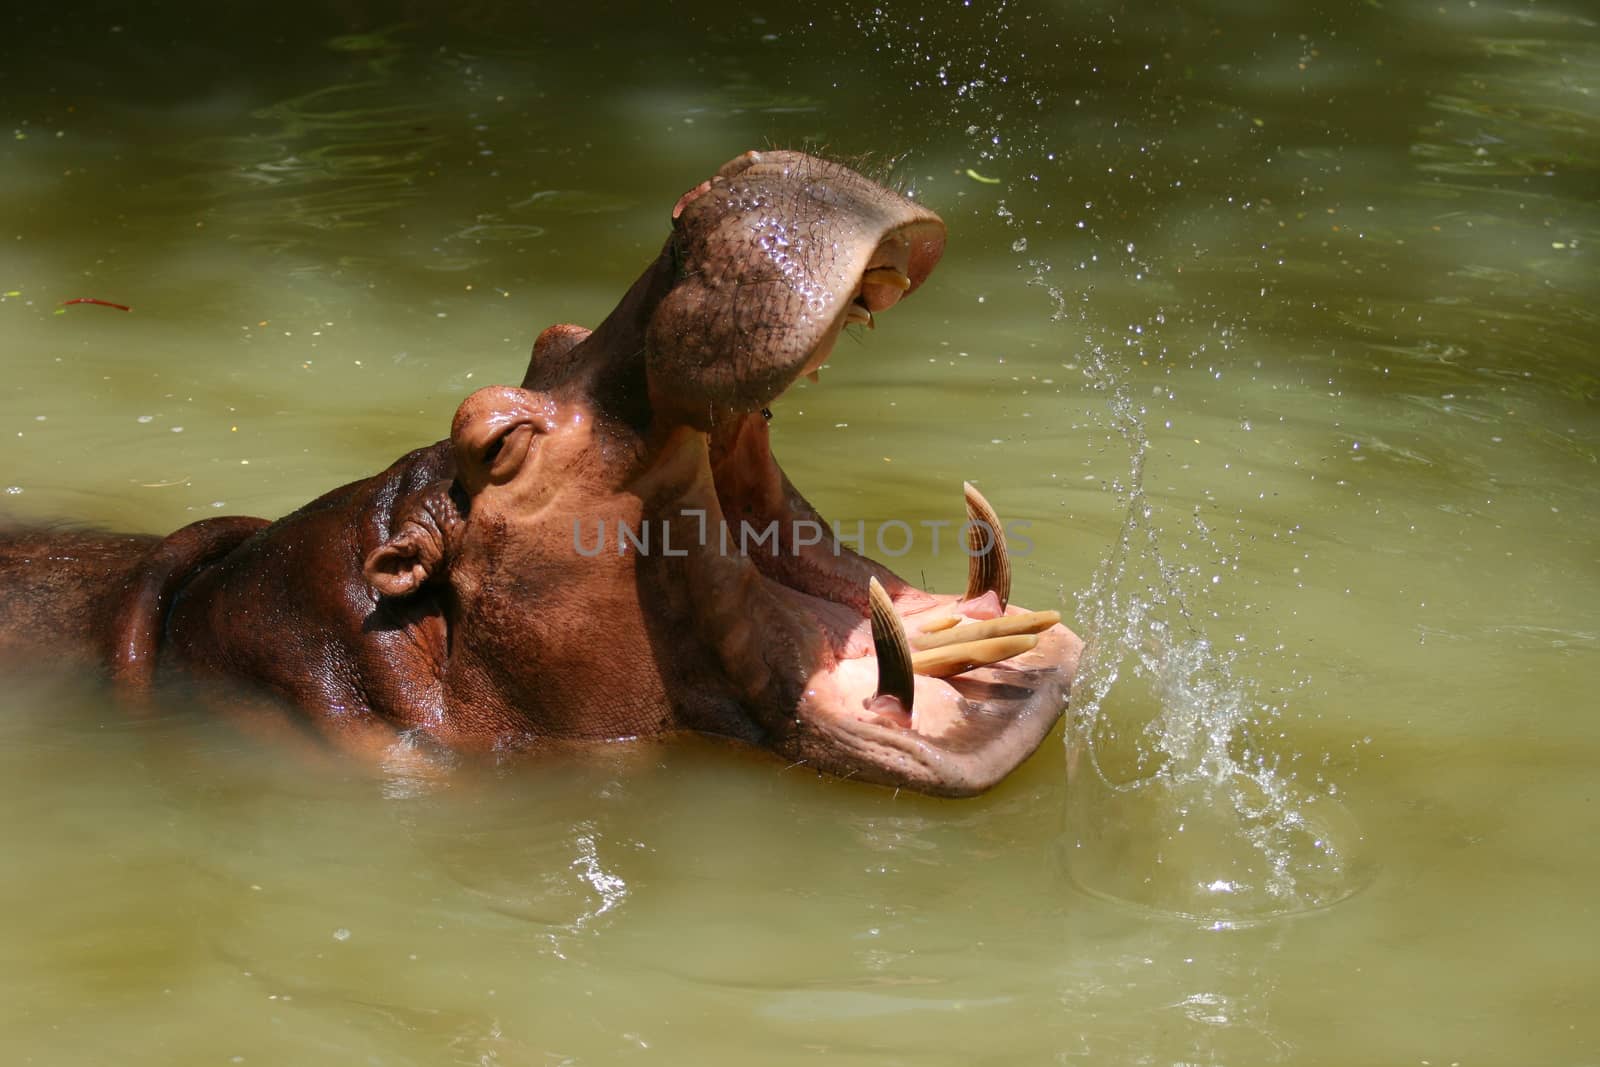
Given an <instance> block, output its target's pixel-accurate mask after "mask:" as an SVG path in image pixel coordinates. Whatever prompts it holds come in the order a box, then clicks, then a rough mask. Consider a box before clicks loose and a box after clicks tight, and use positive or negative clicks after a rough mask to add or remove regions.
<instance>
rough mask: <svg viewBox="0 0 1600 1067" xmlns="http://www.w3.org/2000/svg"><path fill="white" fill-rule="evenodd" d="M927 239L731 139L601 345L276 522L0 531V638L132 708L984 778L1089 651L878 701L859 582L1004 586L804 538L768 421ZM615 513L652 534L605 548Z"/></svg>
mask: <svg viewBox="0 0 1600 1067" xmlns="http://www.w3.org/2000/svg"><path fill="white" fill-rule="evenodd" d="M944 236H945V231H944V226H943V224H942V223H941V222H940V221H939V219H938V218H937V216H935V215H934V214H933V213H932V212H930V211H928V210H926V209H924V208H922V207H921V206H919V205H917V204H915V203H914V202H912V201H910V200H908V199H906V198H904V197H901V196H899V195H897V194H895V193H893V192H890V191H889V190H886V189H884V188H881V187H880V186H878V185H876V184H874V183H872V182H870V181H868V180H867V179H865V178H863V177H861V176H860V175H858V174H856V173H855V172H853V171H851V170H848V169H846V168H844V167H842V166H839V165H837V164H832V163H828V162H824V161H821V160H817V159H813V158H811V157H808V156H804V155H800V154H798V153H791V152H770V153H747V154H746V155H744V156H742V157H740V158H739V159H736V160H734V161H732V162H730V163H729V164H727V165H726V166H725V167H723V168H722V170H721V171H720V172H719V173H718V174H717V176H716V177H714V178H712V179H711V180H710V181H708V182H705V183H703V184H702V185H700V186H699V187H697V188H696V189H694V190H691V191H690V192H689V193H686V194H685V195H684V196H683V198H682V199H681V200H680V201H679V202H678V204H677V206H676V208H675V209H674V211H673V231H672V236H671V237H670V239H669V240H668V241H667V243H666V246H665V247H664V248H663V250H662V252H661V254H660V255H659V256H658V257H657V259H656V260H655V261H654V262H653V263H652V264H651V265H650V267H649V268H648V269H647V270H646V271H645V272H644V274H643V275H642V276H641V277H640V278H639V280H638V281H637V282H636V283H635V284H634V285H633V287H632V288H631V289H630V290H629V292H628V293H627V295H626V296H625V297H624V298H623V300H622V301H621V303H620V304H619V305H618V307H617V308H616V310H615V311H613V312H612V314H611V315H610V316H609V317H607V319H606V320H605V321H604V322H603V323H602V324H601V325H600V326H599V327H598V328H597V329H596V330H595V331H594V332H593V333H590V332H589V331H587V330H584V329H582V328H581V327H577V326H556V327H551V328H550V329H548V330H546V331H545V332H544V334H542V335H541V336H540V338H539V341H538V343H537V344H536V346H535V349H534V354H533V358H532V361H531V363H530V365H529V367H528V371H527V374H526V376H525V378H524V380H523V382H522V385H521V386H520V387H510V386H495V387H491V388H486V389H481V390H479V391H478V392H476V393H473V394H472V395H471V396H469V397H467V399H466V400H465V401H464V402H463V403H462V405H461V407H460V409H459V410H458V411H457V413H456V416H455V419H454V421H453V423H452V425H451V428H450V436H449V438H448V439H447V440H444V441H440V442H439V443H437V444H435V445H432V446H430V447H427V448H422V449H419V450H417V451H415V452H412V453H410V454H409V455H406V456H403V457H402V458H400V459H399V460H398V461H396V462H395V463H394V464H393V465H392V466H391V467H389V469H388V470H386V471H383V472H382V473H380V474H377V475H375V476H373V477H371V478H368V479H365V480H363V481H359V482H355V483H352V484H350V485H347V486H344V487H342V488H340V489H336V490H334V491H333V492H331V493H328V494H327V495H325V496H323V497H321V498H319V499H317V500H315V501H313V502H311V503H310V504H308V505H306V506H305V507H303V508H301V509H300V510H298V511H296V512H295V513H293V514H291V515H289V516H288V517H286V518H284V519H282V520H280V521H278V522H276V523H272V524H270V525H269V524H267V523H266V522H264V521H263V520H259V519H246V518H235V519H214V520H208V521H207V522H203V523H197V524H195V525H193V526H190V527H185V528H184V529H183V530H180V531H178V532H177V533H175V534H173V535H171V536H170V537H168V538H165V539H156V538H152V537H132V536H120V537H119V536H110V535H96V534H65V533H55V534H30V533H13V534H11V535H9V536H4V537H0V608H3V618H4V619H5V621H4V623H0V652H3V651H9V652H12V653H18V654H21V655H26V656H36V655H38V654H39V653H40V652H43V651H48V652H49V653H50V654H51V655H52V656H59V655H60V654H61V653H63V652H65V651H73V650H76V651H78V652H80V653H83V654H87V655H89V656H92V657H94V658H96V659H98V660H99V661H101V662H102V663H104V664H105V665H107V667H108V668H109V670H110V672H111V675H112V677H113V678H114V679H115V680H116V681H117V683H118V684H119V685H120V686H121V687H123V688H124V689H125V690H127V691H128V692H130V693H133V694H138V693H141V692H144V691H146V690H148V688H149V686H150V685H151V684H152V682H153V681H154V680H155V678H156V677H157V673H158V668H159V669H160V670H176V671H181V672H184V673H186V674H189V675H191V676H195V675H197V676H200V677H203V678H206V677H209V678H220V679H232V680H236V681H242V682H246V683H249V684H251V685H253V686H255V687H259V688H260V689H264V690H266V691H267V692H269V693H271V694H273V695H275V696H276V697H277V698H280V702H287V704H289V705H291V706H293V707H295V708H297V709H300V711H301V712H303V714H304V716H305V719H304V721H305V722H307V723H309V724H310V725H311V726H313V727H314V728H315V729H316V730H317V731H319V732H321V733H322V734H323V735H325V736H326V737H327V738H329V739H331V740H332V741H334V742H335V743H336V744H338V745H341V746H343V747H347V748H351V749H355V750H360V751H366V752H372V753H378V754H382V753H384V752H387V751H390V750H391V749H392V748H393V747H394V746H395V745H396V742H397V741H398V740H400V739H402V738H404V739H406V740H407V741H408V742H410V743H413V744H414V743H415V742H417V741H418V740H424V741H429V742H432V744H433V745H434V746H439V747H442V748H447V749H454V750H464V751H481V752H493V753H499V754H504V753H510V752H516V751H523V750H538V749H539V748H541V747H547V746H549V745H551V744H556V743H560V742H572V741H597V740H615V739H625V738H633V737H647V736H653V735H661V734H666V733H670V732H673V731H682V730H696V731H702V732H707V733H712V734H717V735H722V736H726V737H732V738H737V739H741V740H744V741H747V742H749V743H751V744H754V745H758V746H762V747H765V748H767V749H770V750H772V751H773V752H775V753H777V754H778V755H780V756H782V757H783V758H784V759H786V760H788V761H791V762H798V763H804V764H807V765H810V766H813V767H816V768H819V769H822V770H826V771H829V772H832V773H835V774H839V775H843V776H847V777H853V778H857V779H863V780H867V781H872V782H879V783H885V784H889V785H895V786H905V787H908V788H912V789H917V790H921V791H924V792H929V793H936V794H946V795H967V794H972V793H976V792H980V791H982V790H984V789H986V788H988V787H989V786H990V785H992V784H994V783H995V782H996V781H998V780H999V779H1000V778H1001V777H1003V776H1004V775H1005V774H1007V773H1009V772H1010V771H1011V770H1012V769H1013V768H1014V767H1016V765H1017V764H1018V763H1020V762H1021V761H1022V760H1023V759H1025V758H1026V757H1027V756H1028V755H1029V754H1030V753H1031V752H1032V751H1033V750H1034V749H1035V748H1036V747H1037V746H1038V744H1039V742H1040V741H1041V740H1042V738H1043V737H1044V735H1045V734H1046V733H1047V732H1048V730H1049V729H1050V727H1051V726H1052V725H1053V724H1054V723H1055V722H1056V720H1057V719H1058V718H1059V716H1060V715H1061V713H1062V711H1063V709H1064V707H1065V704H1066V698H1067V694H1068V688H1069V685H1070V681H1071V676H1072V672H1073V670H1074V668H1075V667H1076V663H1077V658H1078V653H1079V650H1080V647H1081V645H1080V642H1079V641H1078V639H1077V638H1076V637H1075V636H1073V635H1072V634H1071V633H1070V632H1069V631H1067V630H1066V629H1064V628H1063V627H1061V626H1059V625H1056V626H1053V627H1051V628H1050V629H1049V630H1046V631H1045V632H1044V633H1042V634H1041V635H1040V638H1039V643H1038V645H1037V647H1036V648H1034V649H1033V650H1031V651H1029V652H1026V653H1025V654H1022V655H1018V656H1015V657H1013V658H1011V659H1007V660H1004V661H1002V662H999V663H996V664H994V665H992V666H988V667H981V668H978V669H975V670H970V671H967V672H966V673H964V674H960V675H958V676H956V677H954V678H950V679H947V680H945V679H939V678H934V677H926V676H923V675H918V676H916V678H915V680H914V698H915V699H914V702H913V706H912V708H911V709H907V708H905V707H904V706H902V704H901V703H900V702H898V701H896V700H894V699H892V698H883V697H878V698H877V699H874V697H875V689H876V685H877V677H878V676H877V667H878V659H877V656H876V655H875V650H874V646H873V642H872V638H871V636H870V631H869V627H868V624H867V585H868V580H869V578H873V577H876V578H877V579H878V581H879V582H880V583H882V585H883V587H884V588H885V589H886V590H887V592H888V594H889V596H890V597H891V598H892V600H893V602H894V608H895V610H896V611H897V612H898V613H899V614H900V615H901V616H902V617H903V619H904V624H905V626H906V629H907V630H908V631H909V632H910V633H911V634H912V635H913V636H914V635H915V634H916V633H917V632H918V630H919V629H920V628H921V626H922V625H923V624H924V623H925V622H926V621H927V620H931V619H933V618H936V617H939V616H942V615H948V614H949V613H950V612H951V610H952V606H953V605H954V610H962V609H963V607H964V609H965V613H966V614H967V615H969V616H971V617H973V618H984V617H988V616H992V615H993V614H995V613H996V608H997V605H996V603H995V597H994V594H989V596H988V597H987V598H982V599H980V600H979V601H977V602H974V603H972V604H966V605H962V604H958V603H957V601H958V599H959V598H954V597H949V596H934V595H932V594H929V593H925V592H923V591H921V590H919V589H917V588H915V587H913V586H912V585H910V584H908V583H907V582H905V581H904V580H902V579H900V578H899V577H897V576H896V575H894V574H893V573H892V572H890V571H888V570H887V569H885V568H884V567H881V566H880V565H878V564H876V563H873V562H872V561H870V560H867V559H865V558H863V557H861V556H859V555H857V554H855V553H854V552H852V551H850V550H849V548H847V547H841V546H838V545H836V544H835V543H834V542H833V540H832V538H831V536H828V535H827V534H826V533H825V532H824V533H822V534H821V536H817V537H811V536H806V535H802V536H798V537H797V536H794V531H795V530H796V527H795V525H794V523H795V521H796V520H807V519H809V520H813V521H815V522H816V523H817V524H818V525H817V527H816V528H815V529H816V530H818V531H826V530H827V529H828V527H827V524H826V523H825V522H823V521H822V520H821V519H820V517H818V516H817V515H816V513H815V512H814V511H813V509H812V508H811V506H810V505H809V504H808V503H807V502H806V501H805V499H804V498H803V497H801V496H800V494H799V493H798V492H797V491H796V490H795V489H794V487H793V486H792V485H791V484H790V483H789V481H788V479H787V478H786V477H785V476H784V474H783V472H782V470H781V469H779V467H778V465H777V463H776V462H775V460H774V459H773V457H772V454H771V452H770V450H769V448H768V428H767V423H766V419H765V418H764V417H763V413H762V408H763V407H764V406H765V405H767V404H770V403H771V402H772V401H773V400H774V399H775V398H776V397H777V396H779V395H780V394H781V393H782V392H783V390H784V389H785V388H787V387H788V386H789V385H790V384H791V383H792V382H793V381H795V380H796V379H797V378H798V377H800V376H801V375H803V374H806V373H808V372H810V371H812V370H815V369H816V368H817V367H819V366H820V365H821V363H822V362H823V360H824V359H826V358H827V356H828V354H829V352H830V351H831V349H832V347H833V344H834V342H835V341H836V340H837V338H838V336H839V334H840V332H841V331H842V330H843V328H844V327H845V325H846V323H847V321H860V320H861V319H862V318H863V317H865V316H864V312H863V310H862V309H863V308H864V309H867V310H870V311H871V312H873V313H876V312H881V311H884V310H886V309H887V308H889V307H890V306H891V305H893V304H894V303H895V302H896V301H897V300H898V299H899V298H900V297H901V296H902V295H904V294H905V292H907V291H915V289H916V288H917V287H919V286H920V285H921V284H922V283H923V281H924V280H925V279H926V277H927V276H928V273H929V272H930V271H931V270H932V269H933V267H934V264H935V263H936V262H937V261H938V259H939V256H940V254H941V252H942V250H943V245H944ZM888 268H892V270H889V269H888ZM896 275H898V276H899V277H900V284H899V285H895V284H887V283H885V282H883V279H885V278H887V279H889V280H891V281H892V280H893V279H894V277H895V276H896ZM907 280H908V281H909V287H907V286H906V285H905V282H906V281H907ZM775 519H776V520H779V523H778V526H779V535H778V538H777V541H776V544H774V543H773V542H771V541H768V542H767V543H765V544H764V545H755V546H749V550H748V552H747V553H741V552H740V551H739V548H738V539H737V531H738V529H739V527H738V524H739V522H740V521H749V522H752V523H753V524H754V526H755V528H757V529H760V528H763V527H765V526H766V524H767V523H768V522H770V521H771V520H775ZM724 522H727V523H729V524H731V526H732V530H733V532H734V539H733V542H732V544H731V545H730V547H729V548H728V550H724V549H723V547H722V545H721V544H719V537H718V533H717V531H718V530H720V529H721V528H722V523H724ZM619 524H622V525H624V526H626V528H627V529H628V530H629V531H630V532H634V533H635V537H637V532H638V531H641V530H645V531H648V536H649V538H650V542H649V544H648V546H647V547H646V548H645V549H643V550H640V549H639V548H638V547H637V546H636V545H634V544H630V545H629V548H628V550H627V551H624V552H619V551H618V543H619V541H620V540H621V537H620V530H619ZM575 527H576V529H575ZM806 529H810V528H806ZM602 530H603V531H604V533H603V538H602V539H601V540H600V541H598V542H597V541H596V537H597V534H598V533H599V531H602ZM810 540H814V541H815V543H811V544H807V543H805V542H807V541H810ZM597 546H598V551H596V550H595V549H596V548H597ZM1006 610H1009V611H1011V612H1016V611H1018V610H1019V609H1016V608H1014V607H1013V608H1010V609H1006Z"/></svg>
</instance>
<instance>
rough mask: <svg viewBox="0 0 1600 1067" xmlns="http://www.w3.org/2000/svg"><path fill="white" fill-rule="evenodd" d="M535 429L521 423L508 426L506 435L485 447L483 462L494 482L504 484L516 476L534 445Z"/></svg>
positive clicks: (498, 437) (499, 435)
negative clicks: (529, 449) (531, 446)
mask: <svg viewBox="0 0 1600 1067" xmlns="http://www.w3.org/2000/svg"><path fill="white" fill-rule="evenodd" d="M533 437H534V427H533V426H532V425H531V424H530V423H526V422H519V423H514V424H512V425H511V426H508V427H507V428H506V430H505V432H504V433H500V434H496V435H495V437H494V439H493V440H492V441H490V442H488V443H487V444H486V445H484V448H483V458H482V460H481V461H480V462H482V464H483V467H484V470H485V471H487V472H488V475H489V480H490V481H492V482H497V483H498V482H504V481H506V480H508V479H510V478H511V477H512V476H514V475H515V474H516V473H517V471H518V470H519V469H520V468H521V466H522V461H523V460H524V459H526V458H527V455H528V448H529V446H530V445H531V444H532V443H533Z"/></svg>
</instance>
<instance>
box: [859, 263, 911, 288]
mask: <svg viewBox="0 0 1600 1067" xmlns="http://www.w3.org/2000/svg"><path fill="white" fill-rule="evenodd" d="M861 284H862V285H892V286H894V287H895V288H896V289H909V288H911V279H910V278H908V277H906V275H905V272H904V271H902V270H900V269H899V268H898V267H873V268H872V269H871V270H869V271H867V272H866V273H865V274H863V275H862V276H861Z"/></svg>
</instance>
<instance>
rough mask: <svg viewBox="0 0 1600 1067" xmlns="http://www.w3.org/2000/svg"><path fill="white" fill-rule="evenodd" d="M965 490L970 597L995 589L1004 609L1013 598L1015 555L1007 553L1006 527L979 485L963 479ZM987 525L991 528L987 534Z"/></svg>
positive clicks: (968, 594) (995, 593)
mask: <svg viewBox="0 0 1600 1067" xmlns="http://www.w3.org/2000/svg"><path fill="white" fill-rule="evenodd" d="M961 491H962V492H963V493H965V494H966V498H967V523H968V525H967V596H966V599H968V600H972V599H973V598H974V597H980V596H982V595H983V594H985V593H987V592H991V591H993V593H994V595H995V596H997V597H999V598H1000V607H1001V609H1002V610H1004V609H1005V606H1006V602H1007V601H1008V600H1010V599H1011V557H1010V556H1009V555H1007V553H1006V534H1005V530H1003V529H1002V528H1001V526H1000V517H999V516H998V515H996V514H995V513H994V508H992V507H990V506H989V502H988V501H987V500H985V499H983V494H982V493H980V492H978V489H977V487H976V486H974V485H973V484H972V483H971V482H962V483H961ZM979 523H982V524H983V525H982V526H980V525H978V524H979ZM984 526H987V527H988V531H987V533H986V532H985V530H984ZM985 549H987V551H985Z"/></svg>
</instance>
